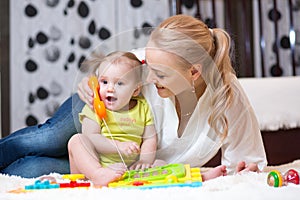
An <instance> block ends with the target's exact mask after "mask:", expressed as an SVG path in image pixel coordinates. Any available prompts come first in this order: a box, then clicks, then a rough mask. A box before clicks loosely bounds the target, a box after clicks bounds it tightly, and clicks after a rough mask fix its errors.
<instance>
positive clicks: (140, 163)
mask: <svg viewBox="0 0 300 200" xmlns="http://www.w3.org/2000/svg"><path fill="white" fill-rule="evenodd" d="M151 166H152V163H149V162H146V161H143V160H139V161H137V162H135V163H133V164H132V165H131V166H130V168H129V169H130V170H138V169H147V168H150V167H151Z"/></svg>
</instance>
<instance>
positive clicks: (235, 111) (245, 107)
mask: <svg viewBox="0 0 300 200" xmlns="http://www.w3.org/2000/svg"><path fill="white" fill-rule="evenodd" d="M233 89H234V97H233V98H234V100H233V105H232V106H231V108H230V109H228V111H227V113H226V114H227V116H228V122H229V132H228V136H227V138H225V140H224V143H223V145H222V147H221V149H222V159H221V162H222V164H224V165H226V166H227V170H228V174H232V173H234V172H235V168H236V166H237V163H239V162H240V161H245V162H246V163H256V164H257V165H258V167H259V169H260V170H262V169H263V168H264V167H265V166H266V165H267V158H266V153H265V149H264V145H263V140H262V136H261V132H260V129H259V124H258V121H257V118H256V115H255V113H254V110H253V108H252V106H251V104H250V102H249V100H248V98H247V96H246V94H245V92H244V91H243V88H242V87H241V85H240V84H239V82H238V81H237V80H236V81H234V82H233Z"/></svg>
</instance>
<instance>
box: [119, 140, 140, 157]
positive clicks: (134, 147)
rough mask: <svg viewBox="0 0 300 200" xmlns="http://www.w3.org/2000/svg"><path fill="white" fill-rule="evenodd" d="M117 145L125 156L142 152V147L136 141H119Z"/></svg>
mask: <svg viewBox="0 0 300 200" xmlns="http://www.w3.org/2000/svg"><path fill="white" fill-rule="evenodd" d="M117 146H118V148H119V150H120V151H121V153H122V154H124V155H125V156H130V155H132V154H138V153H139V152H140V147H139V145H138V144H137V143H135V142H118V143H117Z"/></svg>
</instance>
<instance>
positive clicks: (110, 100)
mask: <svg viewBox="0 0 300 200" xmlns="http://www.w3.org/2000/svg"><path fill="white" fill-rule="evenodd" d="M106 100H107V101H108V102H114V101H117V98H115V97H111V96H108V97H106Z"/></svg>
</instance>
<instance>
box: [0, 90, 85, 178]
mask: <svg viewBox="0 0 300 200" xmlns="http://www.w3.org/2000/svg"><path fill="white" fill-rule="evenodd" d="M83 106H84V103H83V102H82V101H81V100H80V98H79V97H78V95H77V94H74V95H72V96H71V97H70V98H68V99H67V100H66V101H65V102H64V103H63V104H62V105H61V106H60V107H59V109H58V110H57V112H56V113H55V114H54V115H53V117H52V118H50V119H48V120H47V121H46V122H45V123H44V124H39V125H35V126H30V127H26V128H23V129H20V130H18V131H16V132H14V133H12V134H10V135H8V136H7V137H5V138H2V139H1V140H0V172H1V173H3V174H9V175H18V176H22V177H27V178H32V177H38V176H41V175H44V174H49V173H52V172H56V173H62V174H65V173H70V170H69V160H68V150H67V144H68V140H69V139H70V137H71V136H72V135H74V134H75V133H77V132H81V124H80V122H79V120H78V113H79V112H80V111H81V109H82V108H83Z"/></svg>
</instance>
